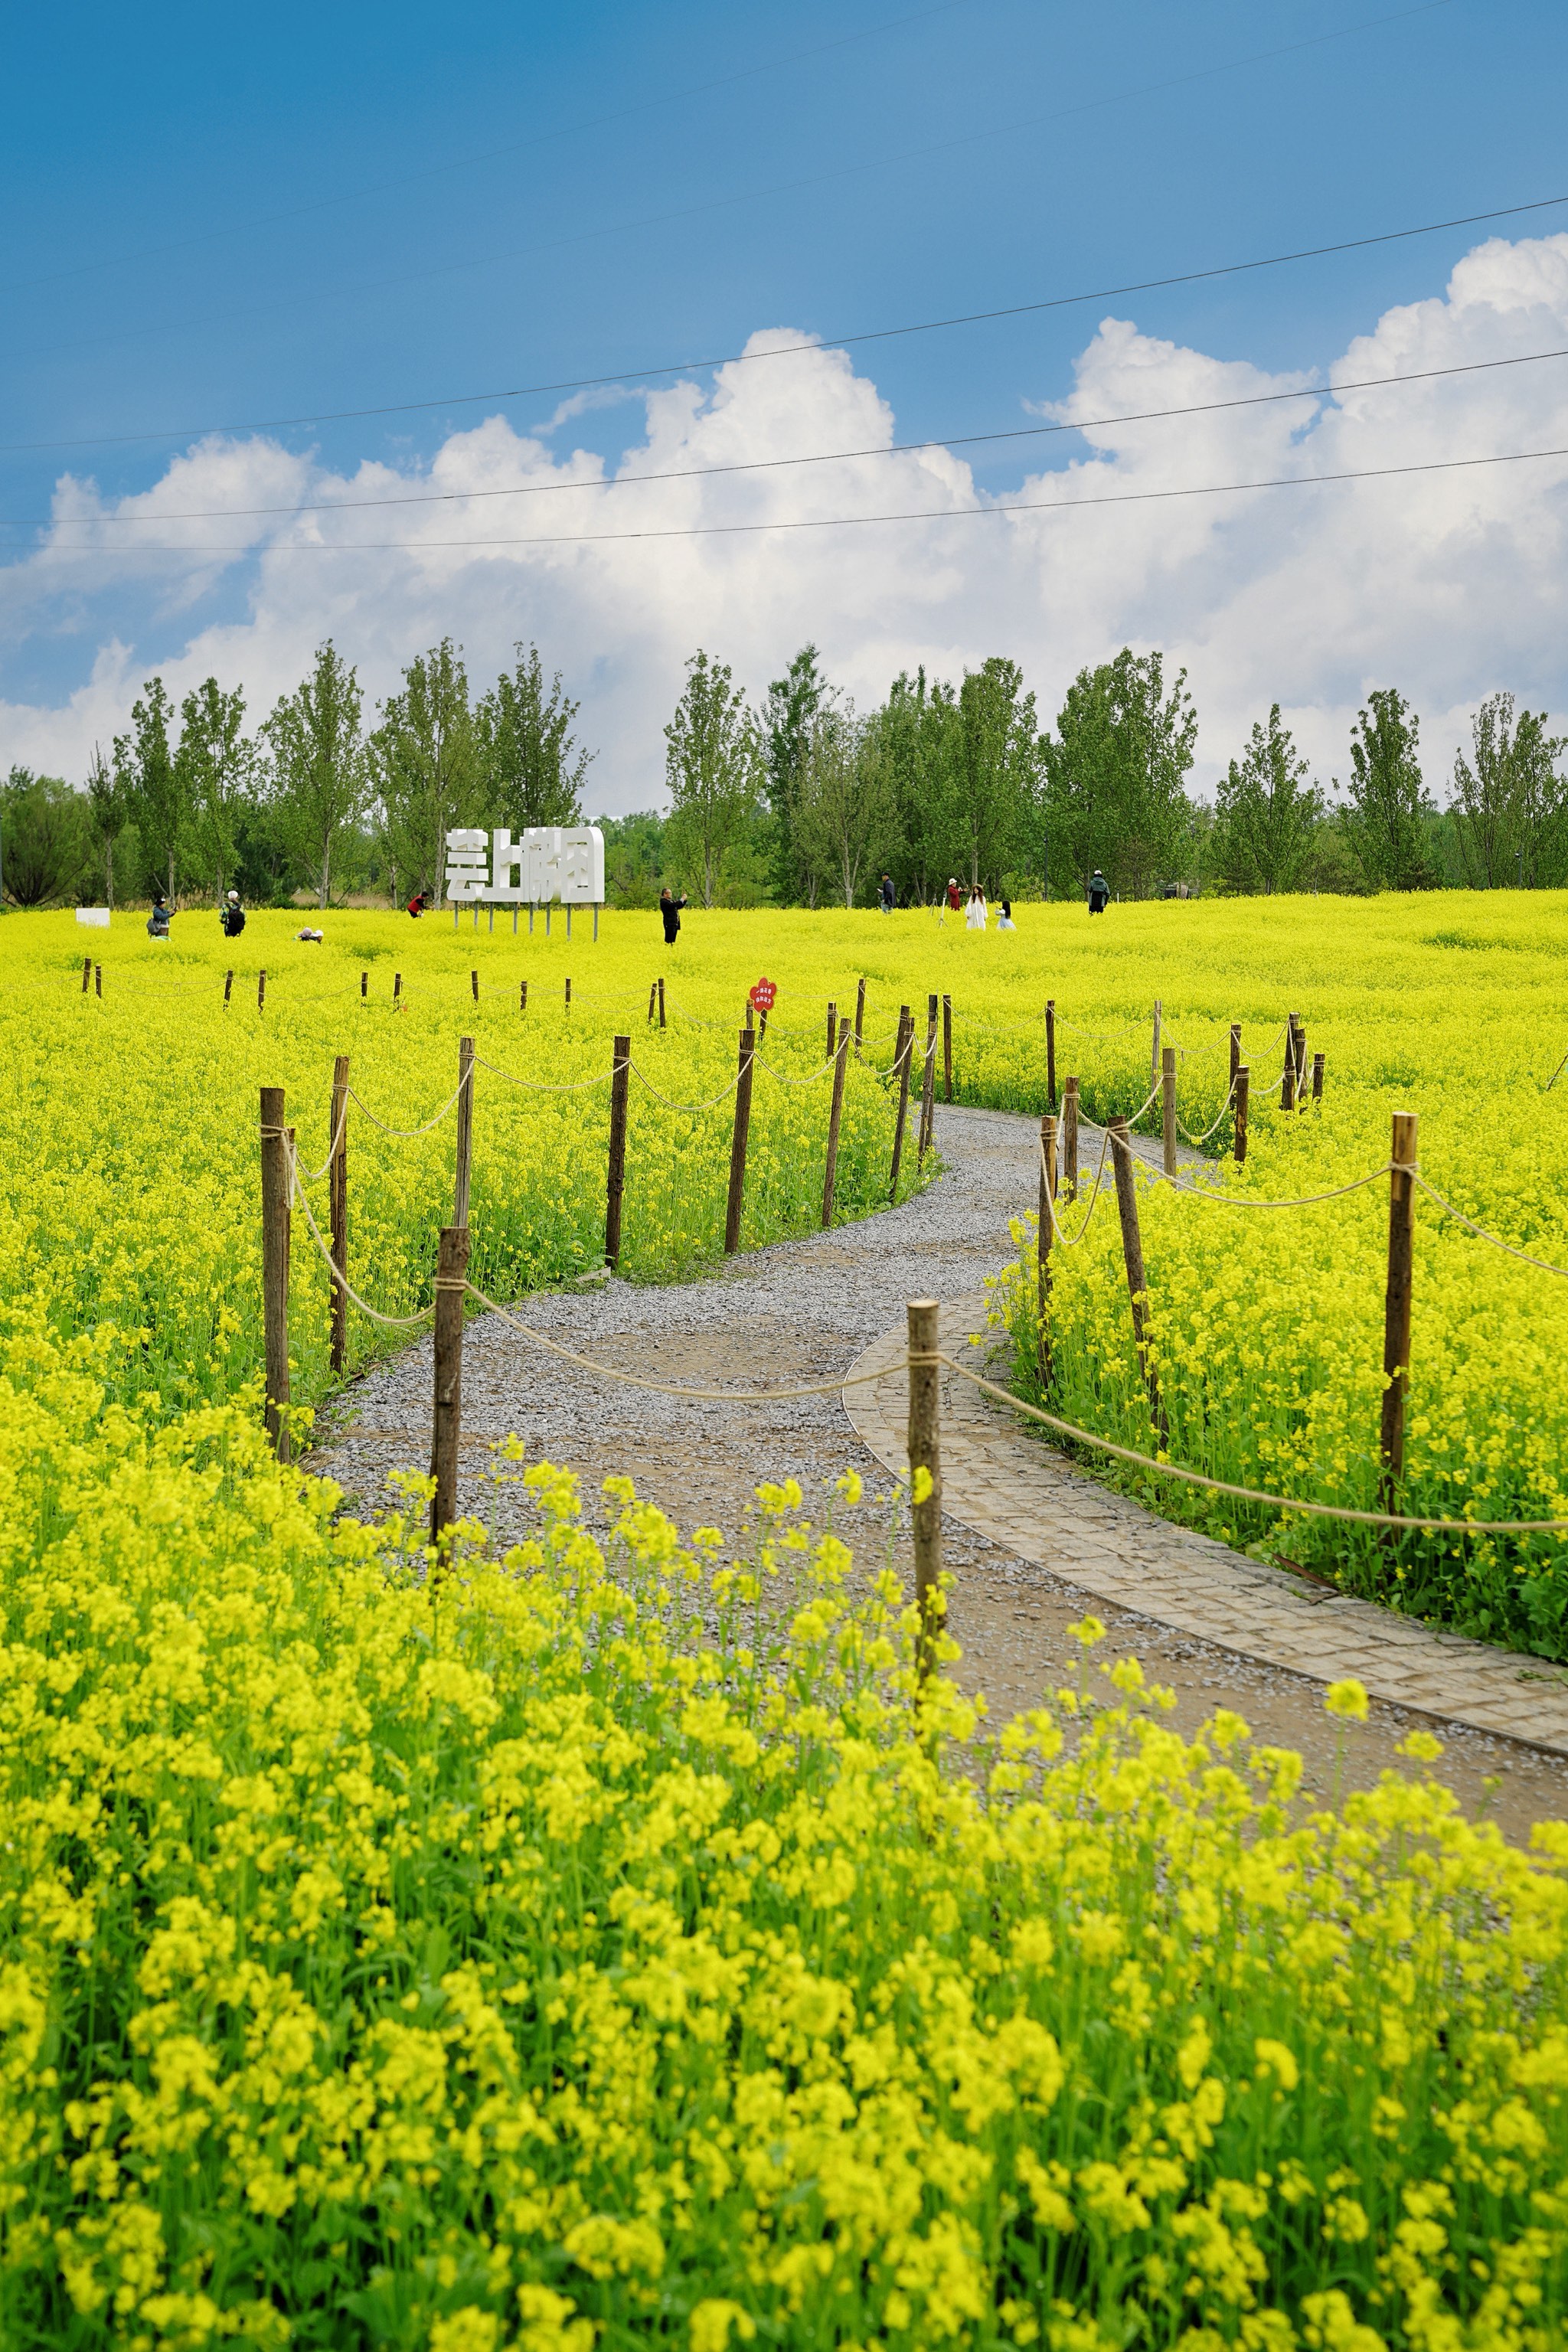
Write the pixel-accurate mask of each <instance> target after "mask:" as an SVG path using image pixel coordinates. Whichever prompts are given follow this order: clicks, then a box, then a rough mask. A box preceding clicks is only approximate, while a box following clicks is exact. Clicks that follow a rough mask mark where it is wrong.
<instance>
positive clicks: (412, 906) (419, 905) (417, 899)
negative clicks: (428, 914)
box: [408, 890, 430, 919]
mask: <svg viewBox="0 0 1568 2352" xmlns="http://www.w3.org/2000/svg"><path fill="white" fill-rule="evenodd" d="M429 904H430V900H429V898H428V895H427V894H426V892H425V891H423V890H416V892H415V893H414V896H413V898H410V900H409V901H408V911H409V913H410V914H411V915H412V916H414V917H415V919H418V917H419V916H421V915H422V914H423V913H424V912H425V909H426V907H427V906H428V905H429Z"/></svg>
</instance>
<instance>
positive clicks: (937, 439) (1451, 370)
mask: <svg viewBox="0 0 1568 2352" xmlns="http://www.w3.org/2000/svg"><path fill="white" fill-rule="evenodd" d="M1564 359H1568V344H1563V346H1562V347H1561V348H1560V349H1558V350H1556V351H1550V352H1517V353H1516V354H1515V355H1514V356H1513V357H1512V358H1510V359H1500V360H1467V361H1464V362H1460V363H1459V364H1458V365H1457V366H1455V367H1445V368H1418V369H1415V371H1413V372H1412V373H1409V374H1405V375H1369V376H1357V377H1352V378H1350V379H1349V380H1348V381H1346V382H1345V383H1311V384H1303V385H1301V386H1300V388H1299V389H1298V390H1296V391H1294V392H1255V393H1247V394H1241V395H1239V396H1238V397H1237V398H1236V399H1235V400H1203V401H1196V402H1194V403H1193V404H1191V405H1189V406H1186V407H1182V408H1137V409H1131V410H1129V411H1128V412H1127V413H1125V414H1124V415H1120V416H1084V417H1076V418H1074V419H1073V420H1071V422H1069V423H1067V424H1061V425H1012V426H1010V427H1009V428H1008V429H1007V431H1005V432H999V433H948V434H928V435H927V436H926V437H925V439H924V440H922V441H890V442H885V443H881V444H879V446H876V447H874V448H858V449H822V450H817V451H815V452H808V453H806V454H805V455H803V456H801V457H752V458H747V459H744V460H742V461H738V462H737V463H735V464H733V465H730V466H674V467H668V469H667V470H666V471H664V472H662V473H658V474H611V475H607V476H597V477H594V478H588V479H585V480H583V481H576V482H517V483H513V484H510V486H509V487H508V488H505V489H495V490H409V491H406V492H405V493H403V494H401V495H400V496H398V497H396V498H385V499H304V500H302V501H301V502H300V504H299V505H298V506H289V507H283V506H279V507H172V508H166V509H159V510H158V511H157V512H156V513H152V514H104V515H92V516H74V515H73V516H66V517H64V518H59V517H57V516H54V515H3V516H0V527H3V528H5V530H40V529H45V528H47V526H49V525H50V524H52V523H55V522H57V521H58V520H66V521H90V522H92V523H93V524H95V525H96V524H100V523H111V524H115V525H121V524H127V523H130V524H136V525H145V524H151V523H168V522H221V521H225V520H229V519H231V518H233V519H236V520H237V519H240V518H249V517H251V516H257V515H301V514H348V513H351V512H355V513H357V512H359V511H360V510H361V509H369V508H377V507H423V506H460V505H463V504H465V503H466V502H468V501H470V500H475V499H531V498H546V497H553V496H555V495H557V494H558V493H560V492H561V491H563V490H626V489H635V488H637V487H638V486H639V485H640V484H642V483H645V482H691V481H706V480H708V479H709V478H710V477H712V476H715V475H724V474H771V473H777V472H779V471H781V470H783V469H785V468H791V467H797V466H836V465H841V464H844V463H846V462H847V461H848V460H849V459H851V458H861V457H918V456H920V455H921V453H922V452H923V451H925V450H927V449H971V448H974V447H976V446H979V445H981V444H983V443H986V444H988V443H993V442H997V441H1034V440H1041V439H1045V438H1047V437H1049V436H1054V435H1058V434H1062V433H1097V432H1101V431H1103V430H1105V428H1106V427H1107V426H1110V425H1151V424H1160V423H1163V422H1165V421H1169V420H1173V419H1175V418H1177V417H1181V416H1214V415H1221V414H1224V413H1225V412H1226V411H1228V410H1230V409H1235V408H1267V407H1270V406H1273V405H1276V404H1279V402H1280V401H1286V400H1337V399H1338V398H1339V396H1340V394H1342V393H1346V392H1376V391H1382V390H1384V389H1385V388H1386V387H1388V386H1390V385H1393V384H1402V383H1432V382H1434V381H1435V380H1436V379H1437V378H1438V377H1443V376H1456V375H1477V374H1480V373H1485V372H1487V371H1489V370H1490V369H1493V368H1510V367H1528V366H1531V365H1532V364H1534V363H1535V362H1538V361H1542V360H1564ZM143 495H144V494H143Z"/></svg>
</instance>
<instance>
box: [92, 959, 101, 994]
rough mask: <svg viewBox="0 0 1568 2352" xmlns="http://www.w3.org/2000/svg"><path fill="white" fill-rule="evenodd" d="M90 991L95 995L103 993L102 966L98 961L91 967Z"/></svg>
mask: <svg viewBox="0 0 1568 2352" xmlns="http://www.w3.org/2000/svg"><path fill="white" fill-rule="evenodd" d="M92 992H93V994H94V995H95V996H101V995H102V994H103V966H102V965H101V964H100V963H95V964H94V965H93V967H92Z"/></svg>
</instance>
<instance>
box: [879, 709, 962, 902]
mask: <svg viewBox="0 0 1568 2352" xmlns="http://www.w3.org/2000/svg"><path fill="white" fill-rule="evenodd" d="M872 724H873V726H874V728H875V730H876V734H877V742H878V750H879V753H880V755H881V757H882V759H883V760H884V761H885V763H886V771H887V777H888V784H889V793H890V796H891V800H892V826H893V845H892V846H891V848H890V849H889V850H888V851H885V852H882V853H880V854H881V855H883V856H886V857H887V860H888V866H889V872H890V873H891V874H892V876H893V878H894V881H895V882H896V883H897V885H898V889H899V895H900V898H902V899H903V900H905V902H906V903H909V902H910V901H912V902H913V903H914V904H916V905H917V906H925V905H928V904H929V903H930V902H931V899H933V898H935V897H936V895H937V892H938V890H939V889H940V887H941V886H942V882H943V881H945V879H946V877H947V875H948V873H949V872H950V871H951V870H952V857H953V856H955V855H956V852H954V851H953V850H952V843H951V837H950V827H949V823H948V818H949V814H950V811H951V808H952V799H953V793H952V788H951V783H950V777H951V772H952V767H953V764H954V761H955V760H956V757H957V735H958V704H957V697H956V696H955V695H954V693H953V691H952V688H951V687H950V686H946V685H944V684H943V683H942V680H941V679H940V678H939V679H936V680H934V681H932V682H931V683H929V684H928V682H927V678H926V674H925V671H924V669H923V668H922V669H920V670H918V671H917V672H916V674H915V677H913V679H912V680H911V679H910V677H908V675H907V674H906V673H904V672H902V671H900V674H899V676H898V677H896V678H895V679H894V681H893V688H892V691H891V693H890V694H889V697H888V699H887V701H886V702H885V703H884V704H883V706H882V708H881V709H880V710H879V711H878V712H877V713H876V715H875V718H874V719H873V721H872ZM944 861H945V862H944Z"/></svg>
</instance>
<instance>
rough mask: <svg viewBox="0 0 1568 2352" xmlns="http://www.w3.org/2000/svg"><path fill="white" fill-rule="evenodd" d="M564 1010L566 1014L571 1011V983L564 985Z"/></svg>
mask: <svg viewBox="0 0 1568 2352" xmlns="http://www.w3.org/2000/svg"><path fill="white" fill-rule="evenodd" d="M566 1010H567V1012H568V1013H570V1012H571V1010H572V983H571V982H570V981H568V982H567V983H566Z"/></svg>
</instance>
